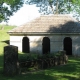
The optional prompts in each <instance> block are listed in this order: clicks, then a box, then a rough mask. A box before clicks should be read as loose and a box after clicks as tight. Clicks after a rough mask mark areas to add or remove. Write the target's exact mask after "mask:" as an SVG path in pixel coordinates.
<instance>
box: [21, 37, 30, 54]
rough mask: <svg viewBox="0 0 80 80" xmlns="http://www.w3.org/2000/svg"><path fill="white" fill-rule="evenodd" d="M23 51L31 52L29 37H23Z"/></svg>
mask: <svg viewBox="0 0 80 80" xmlns="http://www.w3.org/2000/svg"><path fill="white" fill-rule="evenodd" d="M22 52H23V53H29V52H30V46H29V39H28V38H27V37H23V40H22Z"/></svg>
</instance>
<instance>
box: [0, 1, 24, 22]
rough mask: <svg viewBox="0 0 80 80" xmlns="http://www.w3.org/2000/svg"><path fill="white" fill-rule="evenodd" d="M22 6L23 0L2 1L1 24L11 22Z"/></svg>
mask: <svg viewBox="0 0 80 80" xmlns="http://www.w3.org/2000/svg"><path fill="white" fill-rule="evenodd" d="M22 5H23V0H0V22H2V21H7V20H9V17H10V16H11V15H13V13H14V12H16V11H17V10H19V9H20V7H21V6H22Z"/></svg>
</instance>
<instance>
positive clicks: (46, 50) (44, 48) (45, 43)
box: [42, 37, 50, 54]
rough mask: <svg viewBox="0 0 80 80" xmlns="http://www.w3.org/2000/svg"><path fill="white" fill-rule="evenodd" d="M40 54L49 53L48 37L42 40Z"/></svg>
mask: <svg viewBox="0 0 80 80" xmlns="http://www.w3.org/2000/svg"><path fill="white" fill-rule="evenodd" d="M42 52H43V54H48V53H50V39H49V38H48V37H44V38H43V42H42Z"/></svg>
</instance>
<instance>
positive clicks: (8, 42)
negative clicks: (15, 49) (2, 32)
mask: <svg viewBox="0 0 80 80" xmlns="http://www.w3.org/2000/svg"><path fill="white" fill-rule="evenodd" d="M2 42H4V43H6V44H10V40H5V41H2Z"/></svg>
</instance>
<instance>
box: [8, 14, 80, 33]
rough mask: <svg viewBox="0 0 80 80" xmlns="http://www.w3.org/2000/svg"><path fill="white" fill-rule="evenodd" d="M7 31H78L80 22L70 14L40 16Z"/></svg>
mask: <svg viewBox="0 0 80 80" xmlns="http://www.w3.org/2000/svg"><path fill="white" fill-rule="evenodd" d="M9 33H80V23H79V22H77V21H76V20H75V19H74V18H73V17H71V16H70V15H48V16H40V17H38V18H36V19H34V20H33V21H31V22H28V23H26V24H24V25H22V26H20V27H16V28H14V29H12V30H11V31H9Z"/></svg>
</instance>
